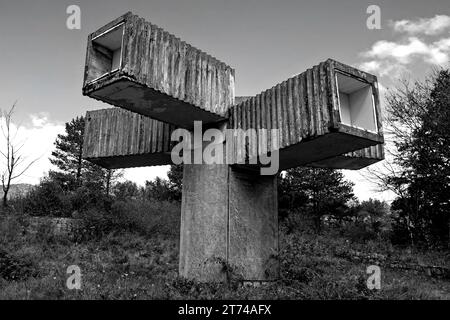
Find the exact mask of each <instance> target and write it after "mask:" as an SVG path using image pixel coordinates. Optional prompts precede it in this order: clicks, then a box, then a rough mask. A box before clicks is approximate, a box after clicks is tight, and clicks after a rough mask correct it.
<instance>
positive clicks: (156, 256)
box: [0, 71, 450, 299]
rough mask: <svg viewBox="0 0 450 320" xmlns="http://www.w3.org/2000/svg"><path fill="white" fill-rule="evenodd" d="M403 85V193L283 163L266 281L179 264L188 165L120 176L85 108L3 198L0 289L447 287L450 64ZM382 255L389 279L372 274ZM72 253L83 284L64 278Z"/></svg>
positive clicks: (399, 184)
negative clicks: (91, 139)
mask: <svg viewBox="0 0 450 320" xmlns="http://www.w3.org/2000/svg"><path fill="white" fill-rule="evenodd" d="M405 88H406V89H405V90H403V91H402V90H398V91H394V92H391V94H390V96H388V100H387V102H388V107H389V108H388V111H389V115H390V116H389V120H388V123H389V128H390V134H391V135H393V136H394V137H395V141H396V144H395V146H396V149H395V151H394V152H393V158H394V163H393V164H391V165H388V166H387V167H386V168H385V169H387V170H385V171H378V172H374V175H375V177H376V179H377V181H378V182H379V183H380V185H381V186H383V187H384V188H389V189H391V190H394V191H395V192H396V194H397V195H398V198H397V199H396V200H395V201H394V202H393V204H392V206H389V204H387V203H386V202H383V201H379V200H375V199H369V200H367V201H362V202H359V201H358V199H356V198H355V197H354V194H353V185H352V183H350V182H349V181H346V180H345V179H344V176H343V174H342V172H340V171H338V170H331V169H316V168H296V169H291V170H288V171H286V172H285V173H283V174H282V175H281V176H280V177H279V184H278V191H279V192H278V193H279V199H278V200H279V209H280V215H279V222H280V223H279V225H280V254H279V261H280V267H281V277H280V280H278V281H276V282H273V283H268V284H264V285H261V286H249V285H245V284H243V283H240V282H239V281H238V280H235V279H237V278H238V277H233V275H231V276H230V277H229V279H230V281H229V282H228V283H198V282H195V281H187V280H185V279H182V278H179V277H178V255H179V249H178V247H179V225H180V200H181V190H182V175H183V169H182V166H172V167H171V169H170V171H169V173H168V180H165V179H160V178H157V179H155V180H153V181H147V183H146V184H145V186H143V187H141V186H138V185H136V184H135V183H133V182H131V181H123V180H122V181H119V179H118V176H119V174H120V172H114V171H108V170H105V169H102V168H100V167H97V166H95V165H93V164H91V163H89V162H86V161H85V160H83V159H82V144H83V141H82V137H83V130H84V119H83V118H82V117H81V118H76V119H73V120H72V121H71V122H69V123H68V124H66V132H65V133H64V134H62V135H59V136H58V138H57V141H56V143H55V147H56V150H55V152H53V154H52V158H51V161H52V163H53V164H54V165H55V166H56V167H57V169H58V170H57V171H51V172H50V173H49V175H48V176H46V177H44V178H43V179H42V180H41V182H40V184H39V185H38V186H36V187H35V188H33V190H32V191H31V192H29V193H28V194H27V195H26V196H25V197H22V198H18V199H12V200H10V206H9V207H8V208H7V209H5V208H3V210H2V211H1V212H0V299H43V298H45V299H80V298H82V299H249V298H251V299H450V283H449V282H448V278H449V270H448V266H449V265H450V251H449V250H448V244H449V239H448V236H449V230H448V228H449V214H448V213H449V212H450V211H449V209H450V208H449V207H448V206H449V203H450V199H449V197H450V193H449V191H450V190H449V186H450V181H449V178H450V163H449V162H448V161H449V159H450V155H449V148H448V145H449V140H448V139H449V137H450V132H449V131H448V130H450V129H449V128H450V123H449V121H450V120H449V119H450V114H449V109H448V106H449V105H450V101H449V99H450V74H449V72H448V71H441V72H439V73H437V74H436V76H435V77H434V78H433V79H432V81H431V82H429V83H426V84H419V83H416V84H415V85H414V86H413V88H410V87H408V86H407V87H405ZM443 115H445V116H443ZM405 132H406V133H405ZM33 216H38V217H52V218H55V217H71V218H75V219H71V220H73V221H76V222H77V226H76V228H77V229H76V232H74V233H70V234H69V233H67V234H61V233H60V234H58V233H55V232H53V231H52V229H51V228H50V226H45V225H44V226H41V227H38V228H36V227H34V224H33V221H34V220H33V218H35V217H33ZM39 219H40V218H39ZM374 264H375V265H378V266H380V267H381V270H382V288H381V290H369V289H368V288H367V285H366V280H367V278H368V275H367V274H366V268H367V267H368V266H369V265H374ZM70 265H78V266H79V267H80V268H81V270H82V289H81V290H69V289H67V287H66V285H65V281H66V279H67V277H68V275H67V274H66V270H67V267H68V266H70ZM436 266H441V267H442V268H438V271H439V272H438V273H433V272H432V270H434V269H433V268H436ZM446 267H447V269H446ZM230 270H232V268H230ZM430 270H431V271H430ZM230 272H232V271H230Z"/></svg>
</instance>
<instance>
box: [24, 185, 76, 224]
mask: <svg viewBox="0 0 450 320" xmlns="http://www.w3.org/2000/svg"><path fill="white" fill-rule="evenodd" d="M63 195H64V194H63V190H62V188H61V186H60V185H59V184H58V183H56V182H55V181H52V180H50V179H43V180H42V181H41V183H40V184H39V185H38V186H36V187H34V188H33V189H32V190H31V191H30V192H29V193H28V194H27V195H26V196H25V198H24V212H25V213H27V214H29V215H32V216H55V217H66V216H69V215H70V213H71V211H70V205H69V206H68V201H67V199H66V198H65V197H64V196H63Z"/></svg>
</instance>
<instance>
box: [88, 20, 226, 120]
mask: <svg viewBox="0 0 450 320" xmlns="http://www.w3.org/2000/svg"><path fill="white" fill-rule="evenodd" d="M83 94H85V95H88V96H90V97H92V98H95V99H98V100H101V101H104V102H106V103H109V104H112V105H114V106H118V107H122V108H125V109H128V110H131V111H134V112H137V113H140V114H143V115H147V116H150V117H152V118H154V119H157V120H161V121H164V122H167V123H171V124H175V125H177V126H179V127H184V128H191V127H192V125H193V121H194V120H201V121H203V123H204V124H207V123H214V122H217V121H221V120H224V119H225V117H226V113H227V111H228V109H229V108H230V107H231V106H232V105H233V104H234V70H233V69H232V68H231V67H229V66H227V65H226V64H225V63H223V62H220V61H219V60H217V59H216V58H214V57H212V56H210V55H208V54H206V53H205V52H202V51H200V50H198V49H196V48H194V47H193V46H191V45H189V44H187V43H185V42H183V41H181V40H180V39H178V38H176V37H175V36H173V35H172V34H170V33H168V32H166V31H164V30H162V29H161V28H159V27H157V26H156V25H154V24H151V23H149V22H146V21H144V19H142V18H139V17H138V16H136V15H133V14H131V13H127V14H125V15H123V16H122V17H120V18H118V19H116V20H114V21H112V22H110V23H108V24H107V25H106V26H104V27H102V28H100V29H99V30H97V31H95V32H94V33H92V34H91V35H89V37H88V44H87V54H86V65H85V74H84V84H83Z"/></svg>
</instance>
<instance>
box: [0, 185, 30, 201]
mask: <svg viewBox="0 0 450 320" xmlns="http://www.w3.org/2000/svg"><path fill="white" fill-rule="evenodd" d="M33 187H34V185H32V184H28V183H18V184H12V185H11V187H10V189H9V192H8V199H14V198H18V197H23V196H25V195H27V194H28V192H30V191H31V189H33ZM1 198H3V189H2V188H1V186H0V199H1Z"/></svg>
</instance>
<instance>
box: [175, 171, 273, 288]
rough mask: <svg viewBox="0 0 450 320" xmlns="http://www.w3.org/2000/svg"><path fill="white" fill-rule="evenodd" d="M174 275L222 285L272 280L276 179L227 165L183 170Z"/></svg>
mask: <svg viewBox="0 0 450 320" xmlns="http://www.w3.org/2000/svg"><path fill="white" fill-rule="evenodd" d="M182 201H183V203H182V209H181V210H182V212H181V235H180V275H181V276H183V277H186V278H191V279H197V280H200V281H225V280H226V278H227V271H230V270H231V272H233V273H234V276H236V277H239V278H241V279H243V280H260V281H265V280H273V279H276V278H277V277H278V262H277V258H276V257H277V255H278V220H277V219H278V211H277V204H276V201H277V198H276V177H274V176H270V177H269V176H260V175H259V172H258V171H256V172H254V171H237V170H236V169H234V168H232V167H230V166H228V165H185V166H184V176H183V200H182Z"/></svg>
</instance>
